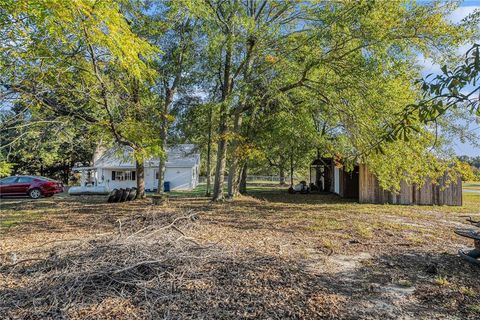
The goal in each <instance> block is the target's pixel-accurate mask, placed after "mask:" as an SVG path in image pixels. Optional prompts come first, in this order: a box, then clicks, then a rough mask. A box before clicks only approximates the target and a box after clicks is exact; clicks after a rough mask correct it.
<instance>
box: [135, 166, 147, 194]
mask: <svg viewBox="0 0 480 320" xmlns="http://www.w3.org/2000/svg"><path fill="white" fill-rule="evenodd" d="M135 166H136V169H137V199H144V198H145V168H144V166H143V161H142V162H139V161H138V160H136V161H135Z"/></svg>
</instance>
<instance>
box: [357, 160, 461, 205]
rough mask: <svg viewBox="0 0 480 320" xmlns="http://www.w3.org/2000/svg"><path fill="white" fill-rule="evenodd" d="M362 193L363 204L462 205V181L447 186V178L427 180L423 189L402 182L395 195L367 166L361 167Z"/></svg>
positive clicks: (360, 183)
mask: <svg viewBox="0 0 480 320" xmlns="http://www.w3.org/2000/svg"><path fill="white" fill-rule="evenodd" d="M359 186H360V193H359V201H360V202H361V203H391V204H419V205H449V206H461V205H462V180H461V179H460V177H459V178H458V180H457V181H456V183H454V182H451V183H449V184H448V185H447V178H446V176H444V177H442V178H440V179H438V181H432V180H431V179H430V178H427V179H426V181H425V183H424V184H423V185H422V186H421V187H417V186H415V185H408V184H407V183H405V182H403V181H402V182H401V184H400V191H399V192H398V193H393V192H390V191H386V190H383V189H382V188H381V187H380V184H379V182H378V179H377V178H376V177H375V175H373V173H372V172H370V171H369V170H368V168H367V167H366V166H365V165H360V182H359Z"/></svg>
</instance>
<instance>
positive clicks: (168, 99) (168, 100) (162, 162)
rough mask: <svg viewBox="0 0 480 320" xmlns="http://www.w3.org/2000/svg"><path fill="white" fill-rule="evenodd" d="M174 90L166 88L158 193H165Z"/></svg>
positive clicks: (161, 132)
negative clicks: (169, 124) (168, 138)
mask: <svg viewBox="0 0 480 320" xmlns="http://www.w3.org/2000/svg"><path fill="white" fill-rule="evenodd" d="M173 95H174V90H172V89H169V88H166V92H165V101H164V104H163V112H162V124H161V125H162V127H161V128H160V144H161V147H162V152H163V155H162V157H160V161H159V162H158V184H157V193H158V194H162V193H163V184H164V182H165V164H166V162H167V160H168V154H167V135H168V119H167V116H168V108H169V107H170V104H171V103H172V101H173Z"/></svg>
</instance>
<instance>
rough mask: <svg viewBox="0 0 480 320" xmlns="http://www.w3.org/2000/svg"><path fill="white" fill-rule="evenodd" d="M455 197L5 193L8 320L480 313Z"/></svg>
mask: <svg viewBox="0 0 480 320" xmlns="http://www.w3.org/2000/svg"><path fill="white" fill-rule="evenodd" d="M464 200H465V201H464V202H465V205H464V206H463V207H461V208H458V207H457V208H455V207H431V206H393V205H365V204H357V203H354V202H350V201H346V200H342V199H340V198H337V197H335V196H328V195H289V194H287V193H286V192H285V191H284V190H280V189H272V188H261V187H260V188H256V189H255V190H254V191H253V192H252V193H251V196H244V197H240V198H239V199H238V200H235V201H233V202H224V203H215V204H212V203H210V202H209V201H208V199H206V198H201V197H197V198H186V197H179V198H175V199H171V201H170V203H169V205H168V207H160V206H153V205H151V204H150V201H149V200H148V199H147V200H145V201H135V202H129V203H121V204H107V203H105V202H104V199H102V198H95V197H67V196H58V197H55V198H46V199H41V200H40V201H32V200H28V199H2V200H1V201H2V202H1V203H0V317H1V318H6V319H45V318H50V319H188V318H192V319H238V318H250V319H286V318H292V319H324V318H325V319H480V281H479V278H480V268H478V267H476V266H473V265H470V264H468V263H467V262H464V261H463V260H461V259H460V258H459V257H458V256H457V250H458V249H459V248H462V247H472V246H473V241H469V240H468V239H463V238H460V237H458V236H456V235H455V234H454V233H453V230H454V229H455V228H457V227H468V225H467V224H465V218H464V217H463V216H465V215H470V216H472V217H475V218H477V219H480V194H479V195H477V194H465V199H464Z"/></svg>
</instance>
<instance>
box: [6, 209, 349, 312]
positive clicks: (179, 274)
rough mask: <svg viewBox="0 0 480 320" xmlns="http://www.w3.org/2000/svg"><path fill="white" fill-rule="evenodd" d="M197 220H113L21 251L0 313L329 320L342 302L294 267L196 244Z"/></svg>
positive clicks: (191, 215)
mask: <svg viewBox="0 0 480 320" xmlns="http://www.w3.org/2000/svg"><path fill="white" fill-rule="evenodd" d="M199 221H201V220H199V214H198V213H195V212H193V211H185V210H181V212H180V213H179V212H176V213H175V212H174V213H171V214H165V213H164V212H152V211H150V212H147V213H145V214H142V215H134V216H132V217H129V218H127V219H123V220H121V221H118V222H117V227H116V231H115V232H113V233H110V234H104V235H97V236H96V237H92V238H86V239H69V240H59V241H55V240H54V241H51V242H49V243H45V244H43V245H41V246H38V247H36V248H33V249H31V250H30V251H29V252H28V253H26V252H23V253H22V254H21V256H19V257H18V259H17V260H16V261H15V262H13V261H9V262H8V263H7V262H2V264H1V265H0V297H1V299H0V315H2V318H6V319H158V318H162V319H179V318H182V319H185V318H195V319H198V318H231V319H234V318H239V317H242V318H273V319H283V318H311V317H317V318H318V317H319V316H326V315H328V316H329V317H331V316H335V315H336V314H338V313H339V312H340V309H342V307H341V306H342V305H344V304H345V302H346V301H345V298H344V297H343V296H337V295H336V294H332V293H331V292H327V291H325V290H324V287H323V285H322V283H321V282H320V281H319V279H318V278H317V277H314V276H312V275H309V274H307V273H305V272H304V271H303V269H302V268H301V267H300V265H299V264H298V263H295V261H287V260H285V259H280V258H278V257H275V256H268V255H264V254H261V253H259V252H258V251H255V250H252V249H251V248H250V249H242V248H232V247H225V246H223V245H222V243H203V242H202V241H199V240H198V239H196V238H195V237H194V235H195V234H196V230H198V229H199V228H202V224H201V223H200V222H199ZM4 260H5V259H4ZM322 301H323V302H322Z"/></svg>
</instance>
